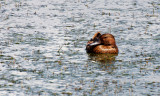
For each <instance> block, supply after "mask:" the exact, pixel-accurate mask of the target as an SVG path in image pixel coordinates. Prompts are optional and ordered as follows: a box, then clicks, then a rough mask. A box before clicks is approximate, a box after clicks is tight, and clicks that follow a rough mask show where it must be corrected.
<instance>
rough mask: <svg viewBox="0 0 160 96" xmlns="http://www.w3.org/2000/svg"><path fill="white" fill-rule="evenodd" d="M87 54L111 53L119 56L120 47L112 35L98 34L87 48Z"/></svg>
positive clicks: (89, 42)
mask: <svg viewBox="0 0 160 96" xmlns="http://www.w3.org/2000/svg"><path fill="white" fill-rule="evenodd" d="M86 51H87V53H110V54H118V47H117V45H116V41H115V38H114V36H113V35H112V34H109V33H107V34H101V33H100V32H97V33H96V34H95V35H94V36H93V37H92V38H91V40H90V41H88V43H87V46H86Z"/></svg>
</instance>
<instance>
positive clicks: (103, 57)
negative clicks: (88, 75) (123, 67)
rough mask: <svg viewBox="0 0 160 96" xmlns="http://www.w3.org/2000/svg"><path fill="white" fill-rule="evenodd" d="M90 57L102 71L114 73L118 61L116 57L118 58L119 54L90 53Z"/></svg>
mask: <svg viewBox="0 0 160 96" xmlns="http://www.w3.org/2000/svg"><path fill="white" fill-rule="evenodd" d="M88 56H89V58H90V60H93V61H96V62H98V63H99V65H100V68H101V69H102V70H108V71H109V70H110V71H111V70H112V71H113V69H115V66H114V63H115V60H116V56H118V54H94V53H89V54H88Z"/></svg>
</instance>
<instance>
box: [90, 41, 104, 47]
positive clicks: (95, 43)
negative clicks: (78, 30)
mask: <svg viewBox="0 0 160 96" xmlns="http://www.w3.org/2000/svg"><path fill="white" fill-rule="evenodd" d="M100 44H101V42H93V43H91V44H89V46H97V45H100Z"/></svg>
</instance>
